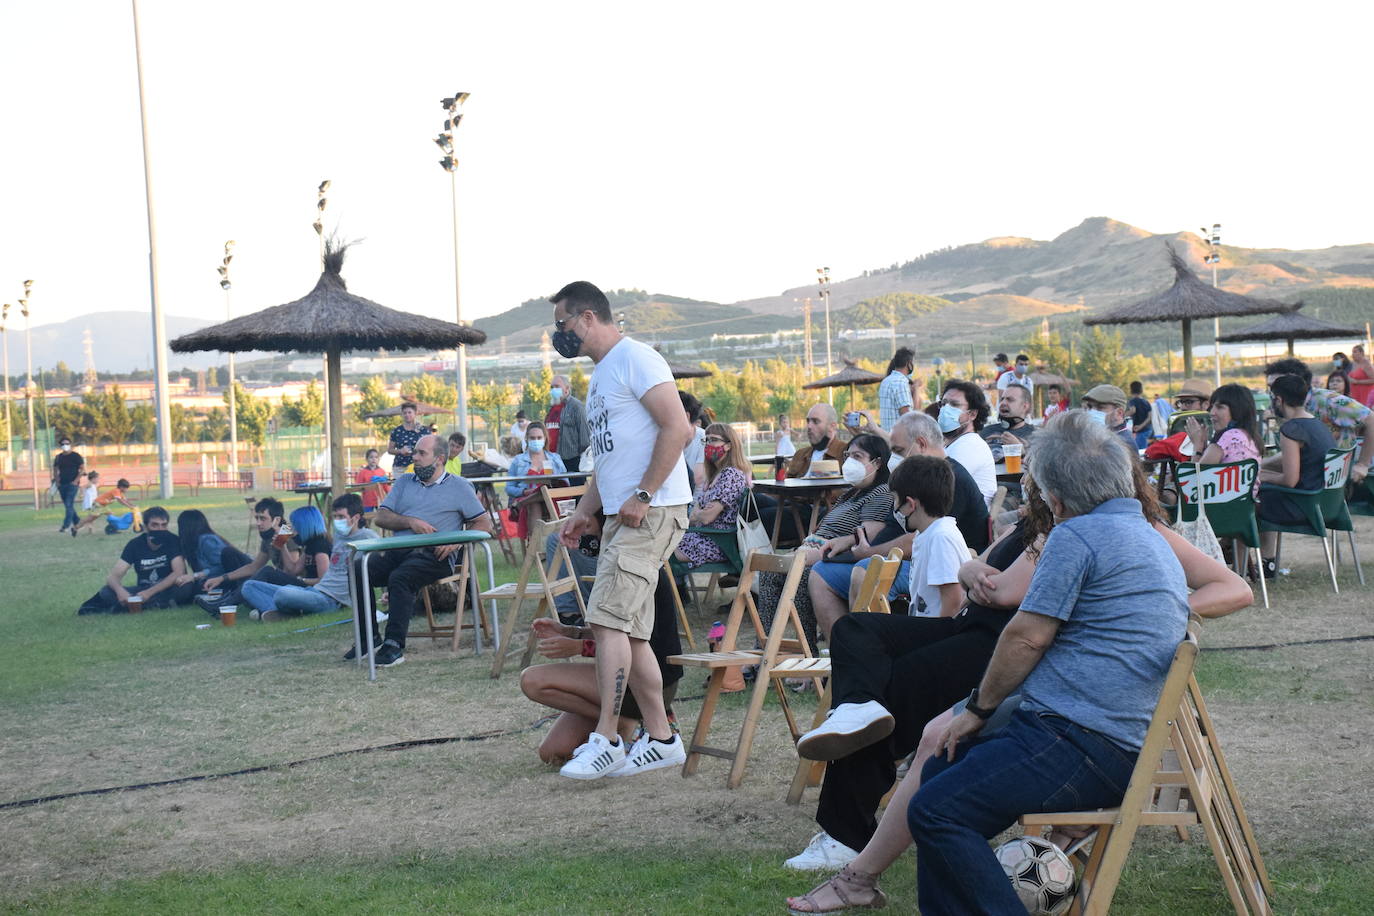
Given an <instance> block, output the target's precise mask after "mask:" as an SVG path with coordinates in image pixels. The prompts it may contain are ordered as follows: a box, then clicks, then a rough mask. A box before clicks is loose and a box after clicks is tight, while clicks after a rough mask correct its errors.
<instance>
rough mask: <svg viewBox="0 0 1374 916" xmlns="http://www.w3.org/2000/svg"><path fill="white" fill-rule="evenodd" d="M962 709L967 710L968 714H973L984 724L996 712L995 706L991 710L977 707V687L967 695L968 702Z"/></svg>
mask: <svg viewBox="0 0 1374 916" xmlns="http://www.w3.org/2000/svg"><path fill="white" fill-rule="evenodd" d="M964 708H965V709H967V710H968V711H969V712H971V713H973V714H974V715H975V716H977V717H978V718H980V719H982V720H983V721H984V722H986V721H987V720H988V719H991V718H992V714H993V713H995V712H996V711H997V707H995V706H994V707H993V708H992V709H984V708H983V707H981V706H979V705H978V688H977V687H974V688H973V692H972V693H970V694H969V695H968V702H967V703H965V704H964Z"/></svg>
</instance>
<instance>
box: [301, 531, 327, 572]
mask: <svg viewBox="0 0 1374 916" xmlns="http://www.w3.org/2000/svg"><path fill="white" fill-rule="evenodd" d="M332 548H333V545H331V544H330V543H329V538H327V537H325V536H324V535H322V534H317V535H315V536H314V537H312V538H311V539H310V540H308V541H306V542H305V569H304V570H302V571H301V578H302V579H318V578H319V577H320V576H322V575H324V573H323V572H322V571H318V570H316V569H315V555H316V554H320V553H322V554H324V555H325V556H329V553H330V551H331V550H332Z"/></svg>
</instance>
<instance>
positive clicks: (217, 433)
mask: <svg viewBox="0 0 1374 916" xmlns="http://www.w3.org/2000/svg"><path fill="white" fill-rule="evenodd" d="M196 438H197V439H198V440H199V441H201V442H228V441H229V414H228V413H226V412H225V411H224V409H223V408H220V407H211V408H210V412H209V413H207V414H206V415H205V420H204V422H202V423H201V424H200V429H199V431H198V435H197V436H196Z"/></svg>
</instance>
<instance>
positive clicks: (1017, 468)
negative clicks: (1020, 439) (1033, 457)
mask: <svg viewBox="0 0 1374 916" xmlns="http://www.w3.org/2000/svg"><path fill="white" fill-rule="evenodd" d="M1002 457H1003V458H1005V459H1006V462H1007V473H1008V474H1020V473H1021V446H1019V445H1004V446H1002Z"/></svg>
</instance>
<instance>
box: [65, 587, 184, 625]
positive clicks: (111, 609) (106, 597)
mask: <svg viewBox="0 0 1374 916" xmlns="http://www.w3.org/2000/svg"><path fill="white" fill-rule="evenodd" d="M127 591H128V592H129V593H130V594H133V593H135V592H137V591H138V586H134V587H133V588H131V589H127ZM176 591H177V589H176V588H169V589H164V590H163V591H161V592H158V593H157V594H156V595H154V596H153V598H152V600H151V601H145V602H144V604H143V609H144V610H145V611H146V610H150V609H151V608H164V607H171V606H172V603H173V599H174V596H175V592H176ZM76 613H77V614H80V615H81V616H83V617H84V616H85V615H87V614H127V613H129V609H128V608H126V607H125V606H124V605H122V604H120V603H119V597H118V596H117V595H116V594H115V592H114V589H112V588H110V587H109V586H108V585H104V586H101V588H100V591H98V592H96V593H95V594H94V595H92V596H91V597H89V598H87V599H86V600H85V601H83V602H81V607H79V608H77V609H76Z"/></svg>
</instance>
